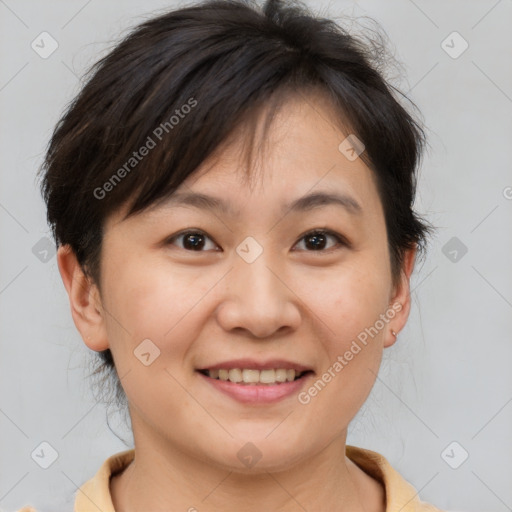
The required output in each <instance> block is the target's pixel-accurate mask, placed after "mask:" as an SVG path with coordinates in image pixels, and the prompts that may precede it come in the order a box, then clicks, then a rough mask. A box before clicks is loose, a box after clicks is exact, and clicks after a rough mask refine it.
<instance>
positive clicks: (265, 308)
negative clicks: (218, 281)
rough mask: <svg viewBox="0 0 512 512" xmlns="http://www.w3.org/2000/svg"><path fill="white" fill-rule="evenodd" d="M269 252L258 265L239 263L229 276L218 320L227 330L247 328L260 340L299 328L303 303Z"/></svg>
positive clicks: (255, 262)
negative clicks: (268, 256)
mask: <svg viewBox="0 0 512 512" xmlns="http://www.w3.org/2000/svg"><path fill="white" fill-rule="evenodd" d="M264 255H265V252H264V253H263V254H262V255H261V256H260V257H259V258H258V259H257V260H256V261H254V262H252V263H247V262H245V261H244V260H243V259H240V260H239V261H237V262H236V263H235V265H234V268H233V269H232V270H231V272H229V273H228V275H227V276H226V280H227V281H226V286H225V288H224V290H225V293H224V296H223V297H222V303H221V304H220V306H219V307H218V309H217V321H218V322H219V324H220V325H221V326H222V328H223V329H225V330H226V331H233V330H235V329H243V330H245V331H248V332H250V334H251V335H252V336H253V337H256V338H268V337H271V336H272V335H274V334H275V333H277V332H278V331H280V330H282V331H288V330H294V329H297V328H298V326H299V325H300V322H301V313H300V300H299V298H298V297H297V295H296V293H294V291H293V289H292V288H293V287H291V286H290V283H287V282H286V281H287V279H286V276H285V274H284V272H283V270H282V269H280V268H279V267H276V265H275V264H274V265H273V266H271V264H270V262H269V261H268V260H267V259H266V258H265V257H264Z"/></svg>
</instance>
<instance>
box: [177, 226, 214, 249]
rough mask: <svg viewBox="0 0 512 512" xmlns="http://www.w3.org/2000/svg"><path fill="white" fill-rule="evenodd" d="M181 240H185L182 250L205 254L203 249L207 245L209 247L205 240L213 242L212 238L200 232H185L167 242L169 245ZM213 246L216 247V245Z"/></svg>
mask: <svg viewBox="0 0 512 512" xmlns="http://www.w3.org/2000/svg"><path fill="white" fill-rule="evenodd" d="M180 239H182V240H183V246H182V247H181V249H185V250H187V251H195V252H204V251H202V249H203V248H204V247H205V245H208V244H207V243H205V240H211V238H210V237H209V236H208V235H206V234H205V233H203V232H202V231H200V230H189V231H183V232H182V233H179V234H178V235H174V236H173V237H171V238H169V239H168V240H167V243H168V244H173V243H174V242H175V240H180ZM213 245H214V246H216V244H215V243H214V244H213Z"/></svg>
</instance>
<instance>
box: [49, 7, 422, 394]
mask: <svg viewBox="0 0 512 512" xmlns="http://www.w3.org/2000/svg"><path fill="white" fill-rule="evenodd" d="M372 34H373V36H375V38H374V39H371V38H370V39H369V43H366V42H365V41H364V40H363V39H362V38H361V37H358V36H355V35H351V34H349V33H348V31H347V30H345V29H343V28H342V27H341V26H340V25H338V24H337V23H336V22H334V21H333V20H330V19H325V18H321V17H317V16H315V15H313V14H312V13H311V12H310V11H309V9H308V8H307V7H306V6H305V5H304V4H302V3H300V2H298V1H279V0H268V1H266V2H265V4H264V5H263V6H262V7H260V6H258V5H257V4H256V3H254V2H251V1H249V0H246V1H243V0H209V1H202V2H199V3H196V4H194V5H189V6H187V7H184V8H181V9H178V10H173V11H171V12H166V13H164V14H160V15H158V16H156V17H153V18H152V19H149V20H148V21H145V22H143V23H142V24H140V25H138V26H137V27H135V29H133V30H132V32H130V33H129V34H128V35H127V36H126V37H125V38H124V39H123V40H122V41H121V42H120V43H118V44H117V46H116V47H115V48H114V49H113V50H112V51H110V53H108V54H107V55H106V56H105V57H104V58H102V59H101V60H99V61H98V62H97V63H96V64H95V65H94V66H93V67H92V68H91V69H90V70H89V72H88V75H87V77H88V78H87V81H86V83H85V85H84V86H83V88H82V89H81V91H80V93H79V94H78V95H77V97H76V98H75V99H74V101H73V102H72V103H71V104H70V105H69V106H68V108H67V110H66V112H65V113H64V115H63V116H62V118H61V119H60V121H59V122H58V124H57V126H56V127H55V130H54V132H53V135H52V138H51V140H50V142H49V145H48V149H47V153H46V157H45V160H44V163H43V165H42V167H41V170H40V172H41V173H42V174H43V179H42V184H41V190H42V193H43V196H44V199H45V202H46V205H47V218H48V223H49V225H50V226H51V228H52V232H53V236H54V238H55V242H56V245H57V246H59V245H61V244H69V246H70V247H71V249H72V250H73V251H74V253H75V254H76V257H77V260H78V262H79V263H80V265H81V267H82V268H83V270H84V272H85V273H86V275H88V276H89V277H90V278H91V279H92V280H93V281H94V282H95V284H96V285H97V286H98V287H99V288H100V290H101V287H100V284H101V272H100V270H101V269H100V256H101V246H102V234H103V231H102V229H103V226H104V223H105V220H106V218H107V217H108V216H109V215H110V214H111V213H113V212H115V211H116V210H118V208H120V206H121V205H123V204H125V203H127V202H128V201H129V204H130V208H129V211H128V215H127V216H130V215H134V214H136V213H138V212H141V211H143V210H144V209H146V208H148V207H150V206H154V205H155V204H157V203H158V201H160V200H163V199H165V198H166V197H167V196H168V195H169V194H171V193H172V192H173V191H174V190H175V189H176V188H177V187H178V186H179V185H180V184H181V183H182V182H183V181H184V180H185V179H186V178H187V177H188V176H189V175H190V174H191V173H193V172H194V170H195V169H197V168H198V166H199V165H200V164H201V163H202V162H204V161H205V160H206V159H207V157H209V156H210V155H212V154H213V153H214V151H216V150H218V149H219V147H221V145H222V144H223V143H225V142H226V141H227V140H229V138H230V136H232V135H233V134H238V133H240V130H241V128H243V127H246V126H247V125H249V124H250V123H251V122H252V121H253V120H254V119H255V117H256V116H257V114H258V113H259V112H260V111H261V109H262V108H263V107H264V106H266V107H269V106H271V109H270V113H269V118H271V117H272V116H273V115H274V110H275V109H276V108H279V106H280V105H282V104H283V103H284V102H285V101H286V98H287V97H289V96H290V95H291V94H301V93H306V92H308V91H310V90H313V89H315V90H320V91H321V92H322V93H323V94H324V95H325V97H326V98H328V99H329V101H330V102H331V103H332V104H333V106H334V107H335V111H336V112H337V114H338V117H339V119H340V126H343V127H344V129H345V130H348V131H349V133H353V134H355V135H356V136H357V138H358V139H359V140H361V141H362V142H363V143H364V146H365V150H364V152H363V154H361V158H362V159H363V161H364V162H365V163H366V164H367V165H368V166H369V167H370V168H371V169H372V171H373V173H374V176H375V179H376V183H377V187H378V192H379V197H380V199H381V201H382V205H383V210H384V214H385V222H386V229H387V235H388V246H389V252H390V259H391V271H392V276H393V280H394V282H397V279H398V278H399V275H400V270H401V267H402V263H403V256H404V253H405V251H406V250H407V249H410V248H412V247H414V246H417V247H418V248H419V252H422V250H423V248H424V245H425V240H426V235H427V233H428V232H429V231H430V229H431V227H430V226H429V224H428V222H426V221H425V220H423V219H421V218H420V217H419V216H418V215H417V214H416V213H415V211H414V210H413V202H414V196H415V191H416V181H417V168H418V166H419V161H420V157H421V154H422V150H423V148H424V145H425V143H426V137H425V132H424V129H423V128H422V126H421V123H420V122H419V121H417V120H416V119H415V118H414V117H413V116H412V115H411V114H410V113H409V112H408V111H407V110H406V109H405V108H404V107H403V106H402V105H401V102H400V101H399V100H400V99H403V98H405V99H407V98H406V96H405V95H404V94H402V93H401V92H400V91H399V90H398V89H396V88H395V87H394V86H392V85H390V84H389V83H388V82H387V81H386V80H385V79H384V77H383V76H382V74H381V72H380V71H379V70H378V66H377V65H376V62H377V61H378V59H379V58H382V55H383V54H382V53H381V52H382V50H383V45H382V41H381V42H380V43H379V41H380V40H378V37H377V36H376V34H377V33H376V32H372ZM410 103H411V105H413V106H414V107H415V105H414V104H413V103H412V102H410ZM266 126H267V124H266ZM150 139H151V140H152V142H150ZM157 139H158V140H157ZM340 142H341V141H340ZM153 143H154V146H153ZM150 145H151V146H153V147H152V148H150V151H149V152H147V153H146V152H145V153H146V156H144V158H139V157H140V155H139V150H141V148H143V147H148V146H150ZM134 152H135V153H137V155H138V156H137V157H136V156H135V155H134ZM132 159H133V160H132ZM100 357H101V360H102V363H103V367H104V368H106V369H107V370H109V371H110V370H111V371H112V373H114V374H115V368H114V362H113V359H112V354H111V353H110V350H105V351H103V352H100ZM118 384H119V382H118ZM121 396H122V389H121V387H120V386H119V385H118V397H121Z"/></svg>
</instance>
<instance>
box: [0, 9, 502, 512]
mask: <svg viewBox="0 0 512 512" xmlns="http://www.w3.org/2000/svg"><path fill="white" fill-rule="evenodd" d="M306 3H307V4H308V5H310V6H312V7H313V8H314V9H315V10H317V11H318V10H320V11H321V13H322V14H323V15H328V16H333V17H342V16H343V15H345V14H346V15H350V16H356V17H357V16H361V15H368V16H371V17H372V18H375V19H377V20H378V21H379V22H380V23H381V24H382V26H383V27H384V29H385V31H386V32H387V34H388V35H389V38H390V40H391V42H392V48H391V49H392V50H393V51H394V52H395V54H396V56H397V58H398V59H399V60H400V61H401V62H403V64H404V73H405V78H404V79H402V80H401V81H395V82H394V83H395V84H397V85H399V86H400V87H401V88H402V90H403V91H405V92H408V93H409V95H410V97H411V99H413V101H415V102H416V104H417V105H418V107H419V108H420V110H421V111H422V113H423V116H424V118H425V121H426V124H427V126H428V129H429V132H428V135H429V140H430V146H431V147H430V149H429V151H428V153H427V154H426V155H425V159H424V161H423V165H422V170H421V179H420V184H419V192H418V198H417V208H418V210H419V211H420V212H422V213H424V214H426V217H427V219H429V220H430V221H431V222H432V223H433V224H435V225H436V226H437V227H438V231H437V233H436V235H435V237H434V238H433V239H432V243H431V246H430V250H429V253H428V256H427V258H426V259H425V261H424V262H420V264H419V265H418V267H417V269H416V272H415V274H414V277H413V289H414V291H413V295H414V304H413V309H412V312H411V317H410V321H409V323H408V325H407V327H406V328H405V329H404V331H402V332H401V333H400V335H399V339H398V342H397V343H396V344H395V345H394V346H393V347H392V348H390V349H387V350H386V351H385V353H384V362H383V365H382V368H381V372H380V374H379V378H378V379H377V382H376V385H375V387H374V389H373V391H372V393H371V395H370V397H369V399H368V401H367V402H366V404H365V406H364V407H363V408H362V410H361V411H360V414H359V415H358V416H357V417H356V419H355V420H354V421H353V422H352V425H351V428H352V430H351V432H350V434H349V438H348V442H349V444H355V445H359V446H363V447H365V448H369V449H373V450H376V451H378V452H380V453H382V454H383V455H384V456H386V457H387V459H388V460H389V461H390V463H391V464H392V465H393V466H394V467H395V468H396V469H397V470H398V471H399V472H400V473H401V474H402V475H403V476H404V477H405V478H406V479H407V480H408V481H409V482H411V484H413V485H414V486H415V487H416V489H418V490H419V491H420V496H421V498H422V499H424V500H426V501H430V502H432V503H434V504H436V505H437V506H438V507H440V508H442V509H445V510H453V511H462V510H465V511H487V512H488V511H496V512H498V511H499V512H501V511H506V510H512V485H511V481H512V436H511V435H510V432H511V426H512V403H511V402H512V372H511V371H510V363H511V361H512V343H511V335H510V333H511V328H512V314H511V313H512V266H511V264H510V262H511V258H510V255H511V252H512V251H511V249H512V236H511V233H512V188H511V187H512V172H511V161H512V149H511V148H512V144H511V143H510V140H511V136H512V69H511V49H512V31H511V30H510V26H511V21H512V1H511V0H499V1H495V0H492V1H463V0H460V1H450V2H446V1H441V0H438V1H430V2H426V1H420V0H416V1H415V2H413V1H407V0H396V1H387V2H382V1H377V0H375V1H361V2H348V1H347V2H344V1H330V2H324V1H322V2H313V1H311V0H310V1H309V2H306ZM175 5H178V3H176V2H170V1H167V2H165V1H156V0H152V1H145V2H142V1H138V2H137V1H133V0H132V1H124V2H121V1H99V0H92V1H88V2H87V1H84V0H80V1H77V0H73V1H69V0H68V1H65V2H64V1H53V2H36V1H35V0H32V1H29V0H20V1H15V0H0V38H1V44H0V57H1V69H0V120H1V124H0V126H1V133H0V159H1V166H0V169H1V174H0V180H1V185H0V227H1V235H2V236H1V253H0V257H1V260H0V342H1V358H0V365H1V368H0V382H1V388H0V389H1V397H0V432H1V433H2V436H1V440H0V443H1V444H0V509H1V510H2V511H8V510H16V509H17V508H18V507H21V506H22V505H26V504H29V503H30V504H33V505H35V506H36V507H37V508H38V510H39V511H40V512H45V511H48V512H49V511H50V510H51V511H53V512H55V511H59V510H71V508H72V506H71V503H72V502H73V493H74V492H75V491H76V489H77V487H78V486H79V485H81V484H82V483H83V482H84V481H85V480H86V479H88V478H90V477H91V476H92V475H93V474H94V473H95V472H96V471H97V469H98V468H99V466H100V464H101V463H102V462H103V461H104V459H105V458H107V457H108V456H109V455H111V454H113V453H115V452H117V451H121V450H124V449H126V446H125V445H124V444H123V443H122V442H121V441H120V440H119V439H118V438H117V437H116V436H115V435H114V434H113V433H112V431H111V430H109V427H108V425H107V423H106V417H105V409H104V408H103V406H101V405H96V404H95V402H94V400H93V397H92V394H91V392H90V389H89V381H87V380H86V378H85V374H86V371H87V368H88V362H89V361H90V359H89V358H90V354H91V353H89V351H88V349H87V348H86V347H85V345H84V344H83V342H82V340H81V338H80V336H79V334H78V332H77V331H76V329H75V327H74V324H73V322H72V319H71V315H70V312H69V303H68V298H67V295H66V292H65V289H64V286H63V285H62V282H61V280H60V275H59V273H58V268H57V263H56V259H55V256H54V255H53V253H52V252H50V253H48V254H47V255H46V257H45V254H46V253H45V252H44V249H45V243H48V241H47V240H45V239H46V237H48V236H49V229H48V227H47V225H46V221H45V209H44V203H43V201H42V199H41V197H40V193H39V190H38V184H37V183H36V181H35V173H36V170H37V168H38V166H39V164H40V162H41V159H42V155H43V152H44V149H45V145H46V143H47V141H48V138H49V136H50V133H51V130H52V128H53V126H54V124H55V123H56V121H57V120H58V118H59V116H60V114H61V112H62V109H63V108H64V106H65V105H66V104H67V102H68V101H69V100H71V98H72V97H73V96H74V94H76V93H77V92H78V90H79V86H80V82H79V78H78V77H79V76H80V75H81V73H82V72H83V71H84V70H85V68H86V67H87V66H88V65H90V64H92V62H94V61H95V60H97V58H99V56H100V55H103V54H104V52H105V51H106V48H107V46H108V44H110V42H111V41H114V40H116V39H117V37H118V36H119V35H120V34H121V33H122V32H123V31H124V30H126V29H127V28H128V27H130V26H133V25H134V24H136V23H138V22H140V21H141V20H142V17H143V16H148V15H150V14H151V11H154V9H161V8H164V7H172V6H175ZM43 31H47V32H49V33H50V34H51V36H52V37H53V38H54V39H55V40H56V41H57V42H58V45H59V46H58V48H57V50H56V51H55V52H54V53H53V54H52V55H51V56H49V57H48V58H47V59H43V58H41V57H40V55H38V54H37V53H36V52H35V51H34V50H33V49H32V48H31V42H32V41H33V40H36V42H37V40H38V39H37V38H38V36H39V34H40V33H41V32H43ZM453 31H457V32H458V33H459V34H460V35H461V36H462V38H464V40H466V41H467V43H468V44H469V47H468V48H467V50H466V51H465V52H463V53H462V54H461V55H460V56H458V57H457V58H453V55H454V52H455V53H458V52H459V51H460V50H461V49H462V44H463V41H462V39H460V38H459V36H450V38H448V39H447V41H446V42H445V43H444V47H443V45H442V42H443V41H444V40H445V39H446V38H447V36H449V35H450V34H451V33H452V32H453ZM454 37H455V38H454ZM447 45H448V46H449V47H451V48H446V46H447ZM46 48H48V46H46ZM445 49H447V50H448V51H449V52H451V53H452V56H450V55H449V54H448V53H447V52H446V51H445ZM507 187H508V188H507ZM453 237H456V240H455V241H453V240H452V241H451V242H450V240H451V239H452V238H453ZM447 243H448V245H446V244H447ZM453 244H455V245H453ZM462 244H463V246H464V247H466V248H467V253H466V254H463V250H461V248H463V246H462ZM34 247H35V249H34ZM443 250H444V252H443ZM453 251H455V252H453ZM455 257H456V261H452V260H453V259H454V258H455ZM41 258H42V259H43V261H42V260H41ZM45 260H46V261H45ZM111 427H112V429H113V430H114V431H115V432H116V433H117V434H118V435H119V436H120V437H123V438H125V439H126V440H127V441H128V442H130V441H131V437H130V434H129V431H127V430H126V429H124V428H123V427H122V424H121V422H120V421H117V422H116V420H115V417H113V418H112V422H111ZM43 441H46V442H48V443H50V445H51V446H52V447H54V449H55V450H56V451H57V452H58V458H57V460H56V461H55V462H54V463H53V464H52V465H51V466H50V467H49V468H48V469H42V468H41V467H40V466H39V465H38V464H36V462H35V461H34V460H33V459H32V457H31V453H32V452H33V451H34V450H35V449H36V448H37V447H38V446H39V445H40V443H41V442H43ZM452 442H456V443H458V444H456V445H452V447H451V448H449V449H448V451H447V452H445V451H444V450H445V448H446V447H447V446H448V445H450V443H452ZM452 448H453V451H452ZM463 450H465V451H467V452H468V454H469V457H468V458H467V460H466V461H465V462H464V463H463V464H462V465H460V466H459V467H458V468H457V469H453V468H452V467H450V465H449V464H448V463H447V461H449V462H450V463H451V464H452V465H456V464H457V463H458V462H460V461H461V460H462V459H461V458H462V456H463V454H464V451H463ZM443 453H444V456H443ZM66 503H67V504H66Z"/></svg>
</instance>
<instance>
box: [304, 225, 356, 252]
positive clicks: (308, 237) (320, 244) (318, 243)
mask: <svg viewBox="0 0 512 512" xmlns="http://www.w3.org/2000/svg"><path fill="white" fill-rule="evenodd" d="M329 238H331V239H334V240H335V242H336V243H335V244H334V246H333V245H331V246H330V247H329V246H328V245H329V242H328V240H329ZM303 240H304V241H305V243H304V246H305V247H306V251H307V252H312V251H318V252H326V251H327V250H329V249H332V248H333V247H336V246H340V245H341V246H344V245H347V244H346V242H345V240H344V238H343V237H341V236H340V235H338V234H337V233H334V232H333V231H328V230H315V231H310V232H309V233H306V234H305V235H303V236H302V237H301V239H300V242H302V241H303Z"/></svg>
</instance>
